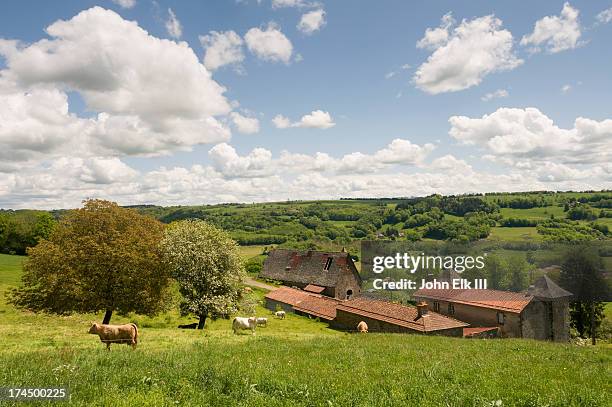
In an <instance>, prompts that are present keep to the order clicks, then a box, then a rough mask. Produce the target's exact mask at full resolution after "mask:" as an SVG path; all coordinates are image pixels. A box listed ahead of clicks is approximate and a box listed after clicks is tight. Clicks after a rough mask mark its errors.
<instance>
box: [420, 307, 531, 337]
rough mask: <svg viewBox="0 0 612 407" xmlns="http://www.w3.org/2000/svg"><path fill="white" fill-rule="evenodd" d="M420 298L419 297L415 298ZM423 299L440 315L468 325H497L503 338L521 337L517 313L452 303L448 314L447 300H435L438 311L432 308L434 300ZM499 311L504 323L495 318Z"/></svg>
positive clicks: (519, 320) (431, 308)
mask: <svg viewBox="0 0 612 407" xmlns="http://www.w3.org/2000/svg"><path fill="white" fill-rule="evenodd" d="M416 299H417V300H420V298H416ZM422 300H423V301H425V302H426V303H427V308H428V309H429V310H430V311H434V312H438V313H439V314H442V315H447V316H450V317H452V318H455V319H458V320H460V321H463V322H467V323H468V324H470V326H474V327H498V328H499V331H500V336H501V337H504V338H520V337H521V319H520V316H519V314H516V313H512V312H503V311H498V310H495V309H492V308H483V307H475V306H472V305H466V304H457V303H453V305H454V307H455V313H454V314H450V313H449V312H448V302H447V301H437V302H438V303H439V304H440V311H435V310H434V301H433V300H431V299H426V298H423V299H422ZM498 312H501V313H503V314H504V316H505V318H504V323H503V324H499V323H498V319H497V313H498Z"/></svg>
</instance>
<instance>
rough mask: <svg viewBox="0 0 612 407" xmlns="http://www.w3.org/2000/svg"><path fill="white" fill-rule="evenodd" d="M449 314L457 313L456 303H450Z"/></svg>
mask: <svg viewBox="0 0 612 407" xmlns="http://www.w3.org/2000/svg"><path fill="white" fill-rule="evenodd" d="M448 314H449V315H455V304H451V303H449V304H448Z"/></svg>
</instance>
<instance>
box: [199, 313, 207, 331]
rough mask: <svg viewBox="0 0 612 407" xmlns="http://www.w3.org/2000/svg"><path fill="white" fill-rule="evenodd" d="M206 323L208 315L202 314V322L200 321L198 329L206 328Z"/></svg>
mask: <svg viewBox="0 0 612 407" xmlns="http://www.w3.org/2000/svg"><path fill="white" fill-rule="evenodd" d="M204 324H206V315H200V322H198V329H204Z"/></svg>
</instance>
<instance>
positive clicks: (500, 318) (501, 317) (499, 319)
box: [497, 312, 506, 325]
mask: <svg viewBox="0 0 612 407" xmlns="http://www.w3.org/2000/svg"><path fill="white" fill-rule="evenodd" d="M504 322H506V314H504V313H503V312H498V313H497V323H498V324H500V325H503V324H504Z"/></svg>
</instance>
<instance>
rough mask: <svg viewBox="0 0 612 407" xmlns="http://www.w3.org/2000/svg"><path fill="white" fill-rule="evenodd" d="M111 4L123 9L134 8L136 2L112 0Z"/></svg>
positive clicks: (131, 0)
mask: <svg viewBox="0 0 612 407" xmlns="http://www.w3.org/2000/svg"><path fill="white" fill-rule="evenodd" d="M113 3H115V4H118V5H120V6H121V7H123V8H134V6H136V0H113Z"/></svg>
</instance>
